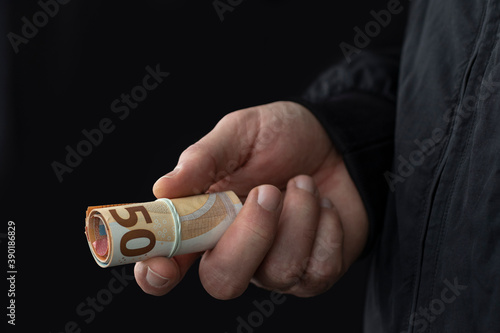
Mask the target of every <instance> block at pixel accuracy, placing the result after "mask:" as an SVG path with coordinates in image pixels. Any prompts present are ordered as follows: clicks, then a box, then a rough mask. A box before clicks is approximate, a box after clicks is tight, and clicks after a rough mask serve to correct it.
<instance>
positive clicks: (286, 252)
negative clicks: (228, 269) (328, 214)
mask: <svg viewBox="0 0 500 333" xmlns="http://www.w3.org/2000/svg"><path fill="white" fill-rule="evenodd" d="M319 213H320V207H319V200H318V192H317V189H316V186H315V184H314V182H313V180H312V178H311V177H308V176H298V177H295V178H294V179H292V180H290V181H289V182H288V186H287V191H286V196H285V202H284V206H283V211H282V214H281V218H280V224H279V229H278V234H277V236H276V239H275V241H274V244H273V246H272V248H271V249H270V251H269V253H268V254H267V256H266V259H265V260H264V262H263V263H262V265H261V267H260V268H259V271H258V272H257V275H256V278H257V280H258V281H259V282H260V283H261V284H262V285H264V286H266V287H267V288H270V289H277V290H286V289H288V288H290V287H291V286H293V285H294V284H296V283H297V279H299V278H300V277H301V276H302V274H303V272H304V268H305V267H304V260H306V259H307V258H308V257H309V254H310V253H311V249H312V246H313V243H314V239H315V238H316V228H317V225H318V218H319Z"/></svg>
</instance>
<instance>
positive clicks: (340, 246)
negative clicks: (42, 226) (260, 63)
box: [135, 102, 368, 299]
mask: <svg viewBox="0 0 500 333" xmlns="http://www.w3.org/2000/svg"><path fill="white" fill-rule="evenodd" d="M261 184H268V185H261ZM225 190H233V191H234V192H235V193H236V194H237V195H238V196H239V197H240V198H241V199H242V200H243V201H244V205H243V208H242V210H241V212H240V213H239V214H238V216H237V218H236V220H235V221H234V222H233V224H232V225H231V226H230V227H229V228H228V230H227V231H226V232H225V233H224V235H223V236H222V238H221V239H220V241H219V242H218V243H217V245H216V246H215V248H214V249H212V250H209V251H206V252H205V253H202V254H201V253H198V254H186V255H180V256H176V257H174V258H171V259H168V258H165V257H156V258H151V259H148V260H146V261H143V262H139V263H137V264H136V266H135V277H136V280H137V283H138V284H139V286H140V287H141V288H142V289H143V290H144V291H145V292H146V293H149V294H152V295H164V294H166V293H167V292H169V291H170V290H171V289H172V288H173V287H175V286H176V285H177V284H178V283H179V282H180V280H181V279H182V277H183V276H184V275H185V273H186V272H187V270H188V269H189V267H190V266H191V264H192V263H193V262H194V261H195V260H196V259H197V258H199V256H200V255H201V256H202V258H201V262H200V266H199V276H200V280H201V282H202V284H203V286H204V288H205V289H206V290H207V292H208V293H210V294H211V295H212V296H214V297H216V298H219V299H231V298H234V297H237V296H239V295H241V294H242V293H243V292H244V291H245V289H246V288H247V286H248V284H249V283H250V282H252V283H254V284H256V285H258V286H260V287H263V288H268V289H274V290H279V291H281V292H286V293H291V294H294V295H297V296H303V297H307V296H314V295H317V294H320V293H322V292H324V291H326V290H328V289H329V288H330V287H331V286H332V285H333V284H334V283H335V282H336V281H337V280H338V279H339V278H340V277H341V276H342V275H343V274H344V273H345V271H346V270H347V268H348V267H349V266H350V265H351V264H352V263H353V262H354V261H355V260H356V258H357V257H358V256H359V254H360V253H361V251H362V250H363V247H364V244H365V242H366V237H367V232H368V219H367V216H366V211H365V209H364V206H363V203H362V201H361V198H360V196H359V193H358V192H357V189H356V187H355V185H354V183H353V182H352V180H351V178H350V176H349V174H348V172H347V170H346V168H345V165H344V163H343V160H342V157H341V156H340V155H339V154H338V152H337V151H336V149H335V147H334V146H333V145H332V143H331V141H330V139H329V138H328V136H327V134H326V133H325V131H324V129H323V127H322V126H321V125H320V124H319V122H318V121H317V119H316V118H315V117H314V116H313V115H312V114H311V113H310V112H309V111H308V110H307V109H305V108H304V107H302V106H301V105H299V104H296V103H293V102H276V103H272V104H267V105H262V106H258V107H253V108H249V109H244V110H240V111H236V112H233V113H230V114H228V115H227V116H225V117H224V118H223V119H222V120H221V121H220V122H219V123H218V124H217V125H216V126H215V128H214V129H213V130H212V131H211V132H210V133H208V134H207V135H206V136H205V137H203V138H202V139H201V140H200V141H198V142H197V143H195V144H193V145H192V146H190V147H188V148H187V149H186V150H185V151H184V152H183V153H182V154H181V156H180V157H179V162H178V165H177V167H176V168H175V169H174V170H173V171H172V172H170V173H168V174H166V175H165V176H163V177H161V178H160V179H158V181H157V182H156V183H155V184H154V186H153V192H154V194H155V196H156V197H157V198H162V197H167V198H175V197H182V196H189V195H194V194H199V193H204V192H207V191H208V192H218V191H225Z"/></svg>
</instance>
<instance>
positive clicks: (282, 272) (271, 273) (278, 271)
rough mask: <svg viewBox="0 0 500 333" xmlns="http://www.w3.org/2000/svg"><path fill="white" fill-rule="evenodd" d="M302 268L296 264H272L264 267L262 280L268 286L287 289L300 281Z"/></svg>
mask: <svg viewBox="0 0 500 333" xmlns="http://www.w3.org/2000/svg"><path fill="white" fill-rule="evenodd" d="M302 274H303V271H302V269H300V267H298V266H297V265H284V264H272V265H267V266H266V267H265V268H264V273H263V275H264V281H266V285H267V286H268V287H270V288H274V289H278V290H287V289H290V288H292V287H293V286H295V285H297V284H298V283H300V279H301V275H302Z"/></svg>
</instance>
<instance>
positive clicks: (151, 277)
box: [146, 266, 170, 288]
mask: <svg viewBox="0 0 500 333" xmlns="http://www.w3.org/2000/svg"><path fill="white" fill-rule="evenodd" d="M146 281H147V282H148V283H149V284H150V285H151V286H153V287H156V288H162V287H165V286H166V285H167V283H168V282H169V281H170V279H168V278H166V277H163V276H161V275H160V274H158V273H156V272H155V271H153V270H152V269H151V267H149V266H148V272H147V273H146Z"/></svg>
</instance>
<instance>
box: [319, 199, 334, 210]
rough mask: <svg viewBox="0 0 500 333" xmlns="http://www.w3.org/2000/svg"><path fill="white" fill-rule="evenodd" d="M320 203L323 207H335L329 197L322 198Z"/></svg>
mask: <svg viewBox="0 0 500 333" xmlns="http://www.w3.org/2000/svg"><path fill="white" fill-rule="evenodd" d="M320 205H321V207H323V208H333V203H332V202H331V201H330V199H328V198H322V199H321V203H320Z"/></svg>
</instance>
